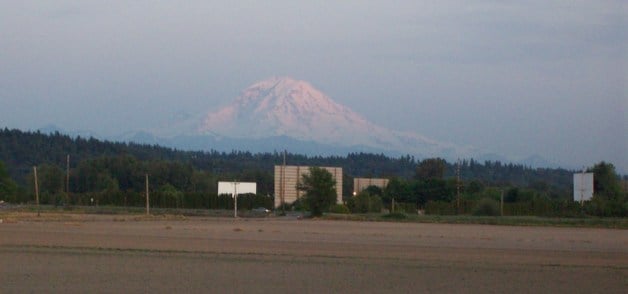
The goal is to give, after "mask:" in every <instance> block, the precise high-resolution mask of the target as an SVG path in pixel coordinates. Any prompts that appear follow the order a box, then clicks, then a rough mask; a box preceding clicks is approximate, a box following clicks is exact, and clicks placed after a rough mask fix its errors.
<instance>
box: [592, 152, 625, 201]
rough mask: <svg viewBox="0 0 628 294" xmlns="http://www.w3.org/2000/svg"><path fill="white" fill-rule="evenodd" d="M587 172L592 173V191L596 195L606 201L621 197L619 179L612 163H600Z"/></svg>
mask: <svg viewBox="0 0 628 294" xmlns="http://www.w3.org/2000/svg"><path fill="white" fill-rule="evenodd" d="M589 172H593V189H594V190H595V194H596V195H598V196H600V197H602V198H604V199H607V200H617V199H618V198H620V197H621V183H620V178H619V176H618V175H617V173H616V172H615V166H614V165H613V164H612V163H606V162H604V161H602V162H600V163H598V164H596V165H594V166H593V168H591V169H589Z"/></svg>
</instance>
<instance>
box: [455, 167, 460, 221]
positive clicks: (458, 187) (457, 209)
mask: <svg viewBox="0 0 628 294" xmlns="http://www.w3.org/2000/svg"><path fill="white" fill-rule="evenodd" d="M456 213H457V214H460V159H458V162H457V163H456Z"/></svg>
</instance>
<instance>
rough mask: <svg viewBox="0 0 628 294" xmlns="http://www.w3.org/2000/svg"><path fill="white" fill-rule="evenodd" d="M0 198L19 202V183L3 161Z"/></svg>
mask: <svg viewBox="0 0 628 294" xmlns="http://www.w3.org/2000/svg"><path fill="white" fill-rule="evenodd" d="M0 200H4V201H7V202H17V184H15V182H14V181H13V180H12V179H11V177H10V176H9V173H8V172H7V170H6V168H5V167H4V163H3V162H2V161H0Z"/></svg>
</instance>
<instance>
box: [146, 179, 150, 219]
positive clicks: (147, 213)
mask: <svg viewBox="0 0 628 294" xmlns="http://www.w3.org/2000/svg"><path fill="white" fill-rule="evenodd" d="M146 215H150V194H149V193H148V174H146Z"/></svg>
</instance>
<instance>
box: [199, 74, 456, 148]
mask: <svg viewBox="0 0 628 294" xmlns="http://www.w3.org/2000/svg"><path fill="white" fill-rule="evenodd" d="M197 132H199V133H200V134H218V135H221V136H224V137H231V138H247V139H259V138H268V137H277V136H286V137H291V138H294V139H297V140H301V141H314V142H317V143H321V144H327V145H335V146H344V147H351V146H355V147H359V146H363V147H369V148H376V149H380V150H388V151H395V152H398V153H406V154H413V155H414V154H416V155H424V156H455V155H462V154H460V153H461V151H460V149H459V148H458V147H456V146H454V145H451V144H447V143H442V142H438V141H435V140H432V139H428V138H425V137H423V136H421V135H418V134H415V133H410V132H399V131H394V130H390V129H387V128H384V127H381V126H378V125H375V124H373V123H371V122H369V121H367V120H366V119H365V118H363V117H362V116H360V115H359V114H357V113H355V112H353V111H352V110H351V109H349V108H348V107H346V106H343V105H341V104H339V103H337V102H335V101H333V100H332V99H331V98H329V97H328V96H327V95H325V94H324V93H322V92H321V91H319V90H317V89H316V88H314V87H313V86H312V85H311V84H310V83H308V82H305V81H299V80H295V79H293V78H289V77H274V78H270V79H267V80H263V81H260V82H257V83H254V84H253V85H251V86H250V87H248V88H247V89H245V90H244V91H243V92H242V94H241V95H240V96H239V97H238V98H236V99H235V101H234V102H233V103H232V104H230V105H228V106H226V107H224V108H222V109H220V110H219V111H217V112H211V113H208V114H207V115H206V116H205V117H204V118H203V119H202V122H201V123H200V125H199V127H198V128H197Z"/></svg>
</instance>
